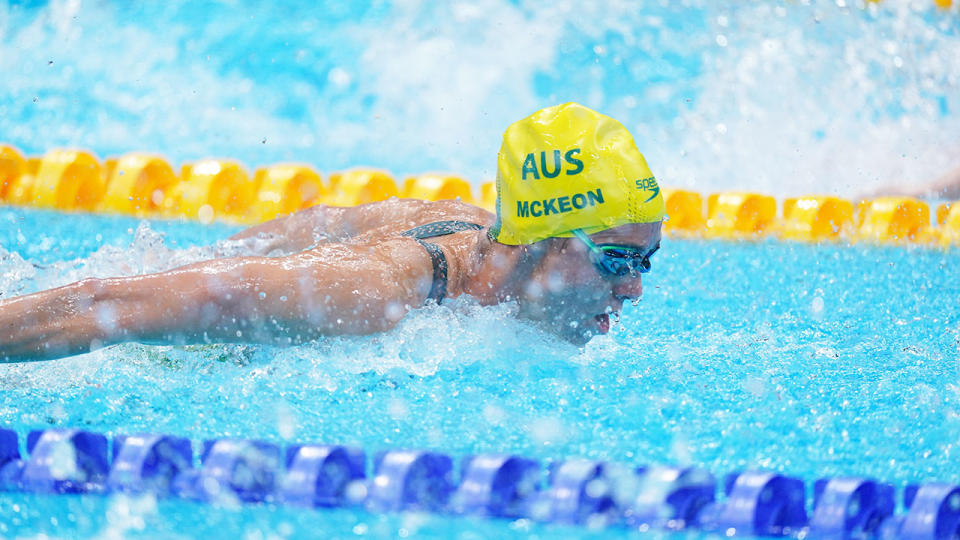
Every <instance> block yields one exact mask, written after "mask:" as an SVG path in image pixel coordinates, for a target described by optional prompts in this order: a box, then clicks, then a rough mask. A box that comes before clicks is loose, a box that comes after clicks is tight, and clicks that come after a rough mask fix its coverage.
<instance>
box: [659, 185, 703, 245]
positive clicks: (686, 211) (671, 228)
mask: <svg viewBox="0 0 960 540" xmlns="http://www.w3.org/2000/svg"><path fill="white" fill-rule="evenodd" d="M662 190H663V199H664V204H665V205H666V208H667V220H666V221H664V223H663V228H664V231H665V232H667V233H669V234H671V235H679V236H693V235H698V234H700V233H702V232H703V228H704V226H705V225H706V218H705V217H704V215H703V197H701V196H700V194H699V193H696V192H694V191H687V190H683V189H666V188H662Z"/></svg>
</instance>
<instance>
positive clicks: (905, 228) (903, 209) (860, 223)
mask: <svg viewBox="0 0 960 540" xmlns="http://www.w3.org/2000/svg"><path fill="white" fill-rule="evenodd" d="M929 226H930V208H929V207H928V206H927V204H926V203H925V202H923V201H918V200H916V199H911V198H909V197H880V198H877V199H873V200H867V201H861V202H860V203H859V204H858V205H857V228H856V231H855V232H854V239H856V240H860V241H866V242H879V243H905V242H912V241H916V240H918V239H919V238H918V236H921V235H925V234H926V233H927V232H928V228H929Z"/></svg>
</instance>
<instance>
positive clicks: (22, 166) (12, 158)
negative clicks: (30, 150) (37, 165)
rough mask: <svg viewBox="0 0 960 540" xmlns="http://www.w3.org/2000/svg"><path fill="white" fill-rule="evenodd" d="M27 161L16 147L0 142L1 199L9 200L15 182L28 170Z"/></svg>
mask: <svg viewBox="0 0 960 540" xmlns="http://www.w3.org/2000/svg"><path fill="white" fill-rule="evenodd" d="M26 168H27V161H26V160H25V159H24V158H23V154H21V153H20V152H19V151H18V150H17V149H16V148H14V147H12V146H9V145H6V144H0V201H5V200H7V193H8V192H9V191H10V187H11V186H13V183H14V182H16V181H17V179H18V178H20V176H21V175H23V174H24V172H26Z"/></svg>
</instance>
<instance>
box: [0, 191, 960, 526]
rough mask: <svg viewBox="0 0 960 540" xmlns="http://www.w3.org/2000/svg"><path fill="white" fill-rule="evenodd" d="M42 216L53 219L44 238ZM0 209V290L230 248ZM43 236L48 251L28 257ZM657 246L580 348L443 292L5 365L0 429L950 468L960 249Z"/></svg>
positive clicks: (25, 522)
mask: <svg viewBox="0 0 960 540" xmlns="http://www.w3.org/2000/svg"><path fill="white" fill-rule="evenodd" d="M51 219H56V221H57V222H59V223H62V224H65V225H69V226H64V227H63V228H62V230H61V231H57V234H62V236H60V237H58V238H56V239H54V238H52V237H51V236H49V232H48V231H49V230H50V223H51ZM0 223H3V224H4V227H2V228H0V231H2V235H0V246H4V249H5V250H8V251H7V252H5V253H4V254H3V257H2V258H0V261H2V262H0V271H2V274H0V275H3V276H4V280H5V281H4V283H3V288H2V291H0V292H3V293H4V296H6V295H7V294H8V293H9V291H23V292H26V291H30V290H35V289H37V288H43V287H48V286H53V285H56V284H59V283H61V282H66V281H71V280H73V279H78V278H80V277H84V276H88V275H98V274H106V273H110V274H113V273H119V272H121V270H120V266H121V265H123V264H128V265H131V266H132V267H135V268H132V269H131V270H130V271H128V272H127V273H136V272H141V271H152V270H156V269H159V268H162V267H164V266H165V265H170V264H174V262H173V261H171V260H170V259H171V256H172V255H171V252H168V251H167V249H168V246H170V245H172V244H174V243H176V246H177V247H179V248H180V249H181V250H182V251H181V252H180V253H181V255H180V256H182V257H185V258H188V259H190V260H198V259H201V258H204V257H209V256H211V255H212V254H214V253H216V252H217V251H218V250H220V251H223V250H228V247H224V246H223V245H222V244H221V245H219V247H217V246H216V245H215V247H214V248H210V249H203V248H200V247H198V246H200V245H202V244H204V243H206V242H208V241H210V240H211V239H213V238H217V237H220V238H223V237H225V236H227V235H228V234H229V233H230V232H232V230H233V229H232V228H229V227H223V226H221V227H213V228H209V227H203V226H201V225H197V224H182V223H171V222H153V223H150V224H145V225H140V224H138V223H137V222H136V221H135V220H132V219H126V218H105V217H95V216H84V215H75V216H62V215H57V214H53V213H48V212H39V211H32V210H20V209H10V208H6V209H3V210H0ZM97 234H100V235H101V237H100V239H99V240H95V241H94V240H91V238H96V235H97ZM159 235H166V237H165V238H163V237H161V236H159ZM45 242H46V243H47V244H49V246H48V247H47V248H46V249H45V250H44V252H43V253H44V254H43V255H31V253H32V250H34V249H35V248H34V246H35V245H37V244H42V243H45ZM661 251H662V253H658V254H657V256H656V261H655V270H654V271H653V272H652V273H651V274H649V277H648V279H647V280H646V283H645V285H646V286H645V295H644V299H643V301H642V302H641V304H640V305H639V306H638V307H636V308H633V307H632V306H631V307H628V308H627V309H626V311H625V313H624V321H623V323H622V325H621V326H619V327H616V328H614V330H613V331H612V332H611V334H610V335H608V336H604V337H600V338H595V339H594V340H593V341H591V342H590V343H589V344H588V345H587V346H586V347H585V348H584V349H582V350H581V349H577V348H574V347H571V346H569V345H566V344H563V343H558V342H557V341H556V339H555V338H553V337H552V336H550V335H548V334H544V333H542V332H540V331H539V330H537V329H535V328H533V327H531V326H529V325H527V324H525V323H522V322H518V321H516V320H514V319H513V318H512V317H511V316H510V311H511V309H512V308H511V306H500V307H494V308H481V307H478V306H476V305H474V304H472V303H470V302H468V301H462V302H451V303H450V305H444V306H443V307H441V308H433V309H423V310H420V311H419V312H416V313H414V314H413V315H412V316H410V317H408V318H407V319H406V320H405V321H404V322H403V323H402V324H401V325H400V326H399V327H398V328H397V329H395V330H394V331H391V332H388V333H386V334H383V335H379V336H375V337H368V338H348V339H347V338H344V339H328V340H323V341H320V342H317V343H315V344H310V345H306V346H301V347H293V348H282V349H281V348H271V347H257V346H246V345H224V346H203V347H147V346H141V345H136V344H126V345H119V346H115V347H111V348H108V349H104V350H101V351H98V352H95V353H92V354H88V355H82V356H77V357H73V358H69V359H64V360H59V361H54V362H47V363H37V364H24V365H4V366H0V392H2V400H0V425H5V426H8V427H11V428H13V429H16V430H18V431H20V432H21V434H22V435H23V434H25V433H26V431H28V430H29V429H35V428H44V427H50V426H64V427H67V426H70V427H83V428H85V429H90V430H95V431H101V432H104V433H108V434H119V433H134V432H140V431H153V432H162V433H173V434H177V435H181V436H185V437H189V438H191V439H194V440H200V439H204V438H211V437H224V436H229V437H250V438H262V439H267V440H272V441H276V442H279V443H287V442H305V441H322V442H335V443H349V444H354V445H358V446H361V447H363V448H365V449H367V450H368V451H369V452H374V451H377V450H380V449H387V448H395V447H418V448H419V447H426V448H433V449H440V450H443V451H445V452H448V453H450V454H453V455H455V456H460V455H464V454H468V453H477V452H503V451H506V452H512V453H518V454H522V455H527V456H531V457H536V458H538V459H541V460H550V459H557V458H564V457H570V456H583V457H589V458H595V459H604V460H611V461H619V462H625V463H633V464H643V463H680V464H697V465H702V466H704V467H707V468H708V469H710V470H712V471H714V472H716V473H724V472H728V471H733V470H737V469H741V468H745V467H760V468H764V469H771V470H775V471H782V472H786V473H790V474H794V475H797V476H800V477H802V478H804V479H806V480H808V481H812V480H814V479H816V478H818V477H820V476H829V475H851V474H856V475H869V476H874V477H876V478H879V479H883V480H887V481H890V482H894V483H896V484H898V485H902V484H906V483H911V482H919V481H923V480H931V479H939V480H943V481H952V482H957V481H960V468H958V467H957V465H956V462H957V453H958V451H960V449H958V448H957V446H958V439H957V433H960V373H958V369H960V368H958V365H957V358H958V352H960V351H958V348H960V326H958V323H960V307H958V306H960V288H958V286H957V283H960V271H958V270H957V269H958V268H960V256H958V255H957V254H956V253H944V252H941V251H935V250H926V249H904V248H879V247H865V246H820V247H816V246H807V245H801V244H788V243H779V242H775V241H766V242H760V243H743V244H734V243H726V242H719V241H717V242H699V241H681V240H665V241H664V244H663V249H662V250H661ZM150 254H154V255H161V256H160V257H156V256H154V257H150V256H149V255H150ZM151 260H152V261H154V262H150V261H151ZM41 261H42V264H43V265H44V267H43V268H35V269H34V272H33V273H31V272H30V271H29V268H33V267H34V264H33V263H40V262H41ZM137 265H139V266H137ZM11 276H20V277H19V278H18V279H15V278H12V277H11ZM0 500H2V502H0V505H3V508H0V513H2V514H4V515H10V516H19V519H20V521H19V522H11V524H9V525H7V527H9V528H8V529H7V531H6V534H7V535H10V534H11V533H12V534H13V535H29V534H36V533H39V532H44V531H48V532H54V533H56V534H58V535H63V536H73V535H74V534H76V535H78V536H88V537H94V536H99V535H102V534H105V531H107V530H111V529H110V528H111V527H123V526H132V525H130V523H134V524H136V523H140V522H141V521H142V522H143V523H146V524H147V525H146V528H145V529H143V530H138V529H135V528H134V529H130V530H129V531H128V533H129V534H130V535H132V536H140V535H143V536H150V535H157V536H166V534H167V533H170V534H173V533H171V532H170V531H174V530H175V531H178V532H179V531H181V530H183V531H186V532H183V533H182V534H183V535H185V536H196V535H199V534H204V533H205V532H208V531H217V530H231V531H236V532H237V533H238V534H243V533H244V532H245V531H247V530H248V529H250V530H260V529H265V530H266V531H267V532H273V533H275V534H278V535H280V536H289V535H291V534H293V535H296V534H308V535H309V534H314V533H316V531H318V530H322V531H329V532H330V536H336V535H340V536H343V537H348V536H353V535H355V530H354V527H357V526H359V527H360V529H358V530H361V531H363V530H366V531H368V532H369V533H370V534H374V532H375V531H376V534H377V535H379V536H383V535H389V536H393V535H395V534H400V533H399V530H400V529H402V528H407V533H410V534H413V533H417V534H418V535H419V536H418V537H424V538H431V537H449V536H450V535H451V534H454V533H456V534H459V533H462V534H463V537H464V538H472V537H476V536H471V534H474V533H476V534H478V535H480V536H482V537H505V536H526V535H528V534H533V535H539V536H541V537H544V538H549V537H556V536H590V535H593V534H599V533H594V532H590V531H583V530H578V529H567V528H555V527H554V528H551V527H542V526H537V525H530V524H529V523H525V522H520V523H515V522H509V521H494V522H490V523H481V522H479V521H476V520H469V519H453V520H447V519H444V518H438V517H431V516H403V515H396V516H387V517H379V516H372V515H368V514H366V513H365V512H362V511H334V512H325V511H316V512H314V511H307V512H296V511H292V510H287V509H278V510H276V512H274V511H272V510H270V509H265V508H260V507H243V508H222V509H215V508H205V507H199V506H197V505H193V504H191V503H183V502H176V501H161V502H158V503H156V505H154V503H153V502H152V501H147V502H142V501H141V502H139V503H131V502H130V501H127V500H126V499H118V498H108V499H101V498H99V497H81V498H76V497H61V498H56V497H35V496H24V495H13V494H5V495H4V497H3V498H0ZM48 514H52V515H53V516H54V517H56V519H57V523H56V525H52V524H50V523H48V518H47V516H48ZM125 520H126V521H125ZM138 520H139V521H138ZM124 524H126V525H124ZM180 527H183V529H180ZM223 528H225V529H223ZM282 531H287V533H284V532H282ZM617 534H623V535H627V534H629V533H627V532H625V531H624V532H621V533H617ZM323 536H326V533H324V534H323Z"/></svg>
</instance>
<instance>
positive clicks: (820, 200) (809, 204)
mask: <svg viewBox="0 0 960 540" xmlns="http://www.w3.org/2000/svg"><path fill="white" fill-rule="evenodd" d="M852 226H853V204H852V203H851V202H850V201H847V200H844V199H840V198H837V197H830V196H815V195H814V196H808V197H796V198H790V199H786V200H784V201H783V221H781V222H780V225H779V227H778V229H777V230H778V232H779V234H780V236H781V237H782V238H785V239H788V240H799V241H805V242H819V241H822V240H838V239H840V238H841V237H843V236H846V235H847V234H849V232H850V229H851V228H852Z"/></svg>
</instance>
